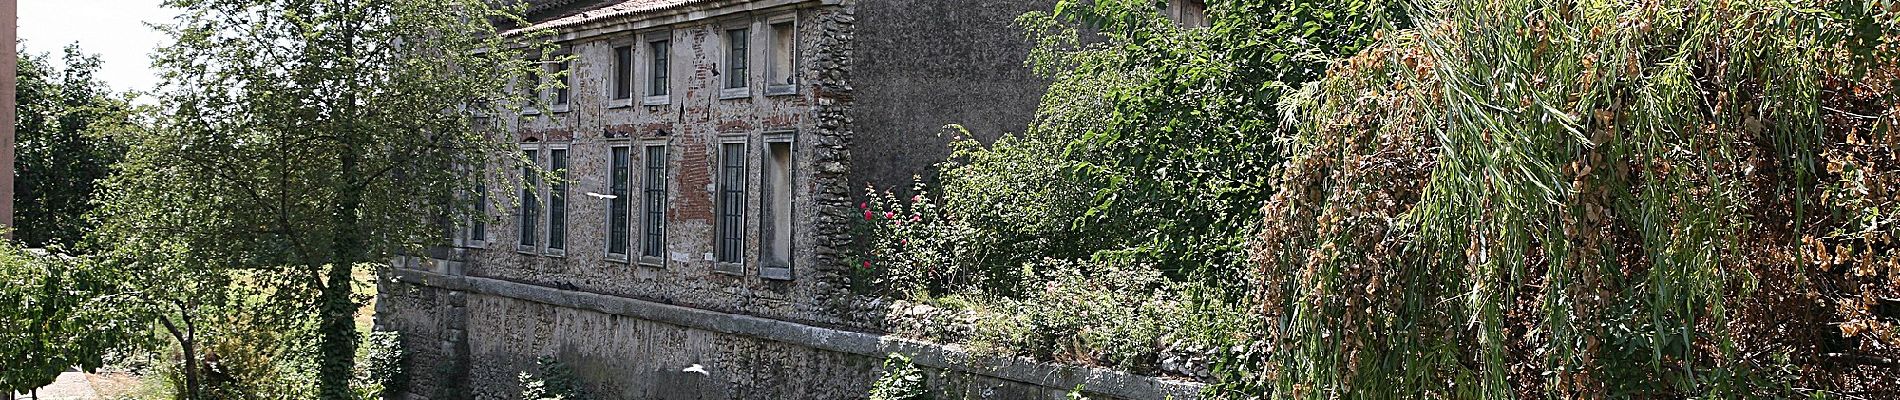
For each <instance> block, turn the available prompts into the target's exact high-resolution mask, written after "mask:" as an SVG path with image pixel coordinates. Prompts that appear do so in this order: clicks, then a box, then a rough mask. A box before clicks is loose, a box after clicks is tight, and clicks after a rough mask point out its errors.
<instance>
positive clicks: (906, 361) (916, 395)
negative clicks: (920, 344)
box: [870, 353, 930, 400]
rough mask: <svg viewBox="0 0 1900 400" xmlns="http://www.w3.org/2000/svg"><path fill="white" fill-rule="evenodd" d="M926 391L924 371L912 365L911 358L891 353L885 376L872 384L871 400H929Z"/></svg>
mask: <svg viewBox="0 0 1900 400" xmlns="http://www.w3.org/2000/svg"><path fill="white" fill-rule="evenodd" d="M929 399H930V392H928V391H926V390H925V389H924V370H922V369H919V368H917V365H915V364H911V363H910V357H906V356H904V355H902V354H897V353H891V355H890V356H889V357H886V358H885V359H884V375H883V376H880V377H878V378H877V382H873V383H871V397H870V400H929Z"/></svg>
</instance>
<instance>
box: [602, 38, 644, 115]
mask: <svg viewBox="0 0 1900 400" xmlns="http://www.w3.org/2000/svg"><path fill="white" fill-rule="evenodd" d="M646 43H647V41H645V40H641V38H640V37H639V35H629V36H627V37H623V38H619V39H614V40H611V41H608V42H607V57H606V61H607V62H604V63H601V65H606V66H607V74H606V77H607V79H606V83H607V84H605V85H601V89H602V90H601V91H600V93H601V96H600V98H603V99H607V108H625V107H632V106H633V105H634V103H636V102H642V100H644V99H642V98H641V94H642V92H643V90H644V89H645V85H644V83H646V82H645V81H642V80H640V77H641V76H644V75H642V74H641V73H640V71H641V69H642V68H641V64H643V63H642V61H644V60H645V59H644V58H643V57H642V56H641V55H640V53H641V51H640V49H641V48H642V47H644V46H645V44H646ZM622 47H625V48H627V52H628V55H629V56H630V57H628V58H629V59H628V60H627V62H629V63H632V65H629V66H627V67H628V68H627V70H626V72H627V76H626V78H627V86H628V87H627V98H624V99H616V98H614V95H615V94H616V93H615V91H617V90H619V89H620V87H619V85H620V72H621V66H620V54H619V52H620V48H622Z"/></svg>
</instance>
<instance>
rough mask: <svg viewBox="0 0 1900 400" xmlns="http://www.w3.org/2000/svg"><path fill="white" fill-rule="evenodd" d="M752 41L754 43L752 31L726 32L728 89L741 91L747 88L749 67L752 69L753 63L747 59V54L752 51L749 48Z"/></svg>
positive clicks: (741, 29) (734, 30)
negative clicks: (740, 89)
mask: <svg viewBox="0 0 1900 400" xmlns="http://www.w3.org/2000/svg"><path fill="white" fill-rule="evenodd" d="M751 41H752V30H751V29H747V28H739V29H730V30H727V31H726V88H727V89H739V88H744V87H746V71H747V70H748V67H750V65H749V63H750V62H751V61H750V60H748V59H747V57H746V52H747V51H749V50H750V48H748V46H747V45H748V44H749V43H750V42H751Z"/></svg>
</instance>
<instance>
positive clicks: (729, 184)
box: [715, 142, 746, 273]
mask: <svg viewBox="0 0 1900 400" xmlns="http://www.w3.org/2000/svg"><path fill="white" fill-rule="evenodd" d="M745 147H746V146H745V143H744V142H734V143H723V144H720V145H719V183H718V193H719V197H718V199H717V200H718V201H717V208H718V209H719V212H718V219H719V220H718V221H717V223H716V225H718V229H717V231H718V232H717V234H718V237H717V240H716V242H717V247H718V248H717V249H715V250H716V251H715V253H718V254H717V258H718V261H719V263H721V264H727V265H729V268H730V269H728V270H727V272H733V273H738V272H740V271H741V269H739V268H742V267H741V265H742V264H743V263H744V260H745V253H744V252H745V203H746V148H745ZM727 265H722V266H727Z"/></svg>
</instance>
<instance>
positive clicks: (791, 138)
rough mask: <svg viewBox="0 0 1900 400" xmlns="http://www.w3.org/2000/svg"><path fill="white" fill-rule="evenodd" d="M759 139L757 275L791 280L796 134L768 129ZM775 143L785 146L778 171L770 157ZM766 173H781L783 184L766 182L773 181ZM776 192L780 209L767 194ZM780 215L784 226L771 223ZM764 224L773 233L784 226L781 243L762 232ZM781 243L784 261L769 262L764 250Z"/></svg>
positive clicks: (795, 228) (794, 264) (795, 221)
mask: <svg viewBox="0 0 1900 400" xmlns="http://www.w3.org/2000/svg"><path fill="white" fill-rule="evenodd" d="M761 141H762V142H764V143H763V145H762V146H759V147H760V149H759V150H760V151H759V161H760V162H759V190H758V192H759V193H758V196H759V206H758V210H759V217H758V219H759V224H758V225H759V226H758V229H757V232H758V233H759V246H758V254H759V277H760V278H765V279H772V280H787V281H789V280H792V277H793V275H792V272H793V270H794V269H795V268H796V267H797V265H798V260H797V259H798V251H797V249H798V190H797V188H798V142H797V134H796V133H795V132H775V133H768V134H766V135H765V136H764V138H762V139H761ZM776 146H785V147H786V154H785V166H784V169H785V170H784V171H778V170H777V168H778V167H777V166H776V163H775V162H774V160H772V157H773V155H774V154H773V151H774V150H773V148H774V147H776ZM768 168H770V169H771V171H770V172H768ZM768 173H774V174H779V173H782V174H784V175H785V178H786V179H785V185H784V186H785V187H778V185H775V184H771V183H770V182H772V181H773V180H772V178H773V177H770V176H766V175H767V174H768ZM777 195H783V196H785V198H784V199H785V200H786V201H785V204H783V206H784V209H783V210H781V209H778V206H779V205H777V204H776V203H774V201H775V200H778V199H776V198H767V196H773V197H777ZM768 207H771V210H772V215H770V216H768V215H765V214H766V212H765V211H766V209H767V208H768ZM781 214H782V215H781ZM781 216H782V217H784V219H785V221H786V223H785V226H782V227H780V226H775V225H777V224H778V220H777V217H781ZM767 227H772V229H774V230H775V231H774V233H778V232H776V230H777V229H783V230H785V232H783V234H784V237H785V239H786V240H785V243H782V244H780V243H776V241H777V239H778V238H777V237H768V236H767V235H766V229H767ZM781 245H782V246H784V248H783V249H782V250H784V252H785V259H784V260H783V261H784V265H770V264H771V262H772V261H774V258H775V257H771V256H770V255H768V254H766V252H767V251H770V250H780V249H779V248H778V247H779V246H781Z"/></svg>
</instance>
